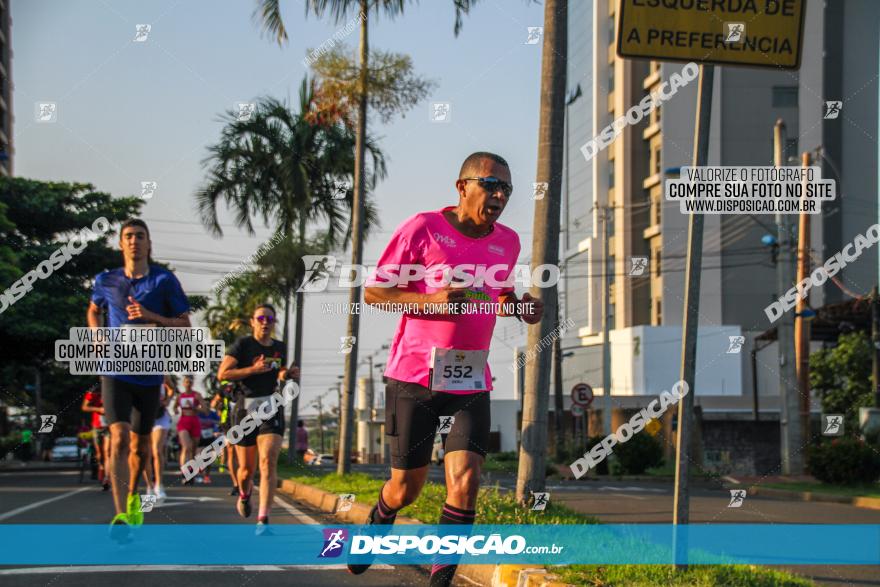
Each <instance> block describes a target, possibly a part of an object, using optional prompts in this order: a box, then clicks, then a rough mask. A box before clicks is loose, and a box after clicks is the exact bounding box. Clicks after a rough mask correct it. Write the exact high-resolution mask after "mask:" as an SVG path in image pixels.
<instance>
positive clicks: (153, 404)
mask: <svg viewBox="0 0 880 587" xmlns="http://www.w3.org/2000/svg"><path fill="white" fill-rule="evenodd" d="M101 400H102V401H103V402H104V419H105V420H106V421H107V426H108V428H109V426H110V425H111V424H114V423H116V422H127V423H129V424H131V431H132V432H134V433H135V434H139V435H141V436H143V435H148V434H150V433H151V432H152V431H153V424H155V422H156V413H157V412H158V410H159V385H137V384H135V383H127V382H125V381H121V380H119V379H116V378H114V377H105V376H102V377H101Z"/></svg>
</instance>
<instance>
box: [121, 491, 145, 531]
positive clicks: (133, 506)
mask: <svg viewBox="0 0 880 587" xmlns="http://www.w3.org/2000/svg"><path fill="white" fill-rule="evenodd" d="M127 509H128V511H127V512H126V515H127V516H128V524H129V525H130V526H140V525H141V524H143V523H144V513H143V512H142V511H141V496H140V495H137V494H135V495H129V496H128V503H127ZM120 515H122V514H120Z"/></svg>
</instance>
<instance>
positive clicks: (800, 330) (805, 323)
mask: <svg viewBox="0 0 880 587" xmlns="http://www.w3.org/2000/svg"><path fill="white" fill-rule="evenodd" d="M801 165H802V166H803V168H804V171H806V170H807V169H808V168H809V167H810V154H809V153H808V152H804V153H803V155H802V156H801ZM806 178H807V175H806V173H804V182H803V186H802V187H803V189H804V195H803V199H804V200H806V193H807V190H806V187H807V179H806ZM809 274H810V215H809V214H807V213H806V212H801V214H800V219H799V224H798V254H797V283H800V282H801V281H802V280H803V279H806V277H807V276H808V275H809ZM808 301H809V296H808V297H804V298H802V297H800V296H798V300H797V306H796V308H795V323H794V339H795V341H796V344H797V347H796V348H795V352H796V353H797V357H796V362H797V381H798V390H799V391H800V394H801V401H800V410H801V418H800V424H801V438H809V437H810V322H809V320H808V319H807V317H806V316H804V313H805V312H809V311H810V310H809V304H808Z"/></svg>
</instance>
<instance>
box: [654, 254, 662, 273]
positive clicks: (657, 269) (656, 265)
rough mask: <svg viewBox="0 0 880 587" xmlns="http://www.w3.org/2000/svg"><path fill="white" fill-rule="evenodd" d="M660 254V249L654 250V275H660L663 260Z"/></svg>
mask: <svg viewBox="0 0 880 587" xmlns="http://www.w3.org/2000/svg"><path fill="white" fill-rule="evenodd" d="M660 255H661V252H660V249H656V250H655V251H654V275H656V276H657V277H660V263H661V262H662V259H661V258H660Z"/></svg>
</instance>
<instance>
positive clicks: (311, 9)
mask: <svg viewBox="0 0 880 587" xmlns="http://www.w3.org/2000/svg"><path fill="white" fill-rule="evenodd" d="M476 1H477V0H453V6H455V34H456V35H458V33H459V31H460V30H461V26H462V15H463V14H467V13H468V11H469V10H470V8H471V6H472V5H473V4H475V3H476ZM406 4H407V2H406V0H308V1H307V3H306V14H307V15H308V14H309V13H313V14H315V16H317V17H318V18H323V17H324V15H327V14H329V15H330V16H332V17H333V18H334V20H335V21H336V22H337V23H341V22H342V21H344V20H346V19H348V18H350V17H351V16H353V15H356V16H357V19H358V22H359V24H360V46H359V49H358V53H359V56H358V60H359V71H358V76H357V82H356V86H355V87H356V90H355V96H356V100H355V101H356V104H357V116H356V118H355V119H354V121H355V122H354V124H355V149H354V181H353V188H354V202H353V204H352V220H351V224H352V227H353V232H352V243H351V249H352V254H351V258H352V259H351V261H352V265H355V266H358V265H360V264H361V263H362V261H363V238H364V235H363V227H364V225H365V224H364V221H365V216H366V211H365V203H366V193H367V186H366V182H365V173H366V150H367V106H368V103H369V87H370V84H369V70H370V67H369V63H370V60H369V56H370V49H369V34H368V33H369V19H370V14H371V13H372V14H374V15H376V16H378V15H379V14H383V15H385V16H387V17H389V18H394V17H397V16H399V15H401V14H403V10H404V6H405V5H406ZM254 16H255V18H256V19H257V21H258V22H259V24H260V26H261V28H262V30H263V32H264V33H266V34H268V35H269V36H270V37H272V38H273V39H274V40H275V41H276V42H277V43H278V44H279V45H283V44H284V43H286V42H287V29H286V28H285V26H284V19H282V18H281V2H280V0H259V3H258V5H257V9H256V11H255V12H254ZM360 298H361V288H360V287H359V286H358V287H353V288H352V289H351V292H350V296H349V302H350V303H351V304H356V303H360V301H361V300H360ZM359 333H360V316H359V315H358V314H357V313H354V312H353V313H351V314H350V315H349V321H348V335H349V336H351V337H353V340H354V344H353V346H352V349H351V352H350V353H349V354H348V355H346V358H345V383H344V386H345V392H344V393H345V395H344V403H345V406H344V407H343V413H342V420H341V422H340V434H341V436H340V442H341V444H342V448H341V452H342V457H341V458H340V459H339V464H338V470H339V473H340V474H343V473H347V472H348V471H349V470H350V468H351V464H350V462H349V461H350V459H349V456H350V454H351V440H352V435H351V427H352V422H353V421H354V411H353V410H354V401H353V398H354V385H355V379H356V377H357V360H358V342H357V341H358V336H359Z"/></svg>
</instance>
